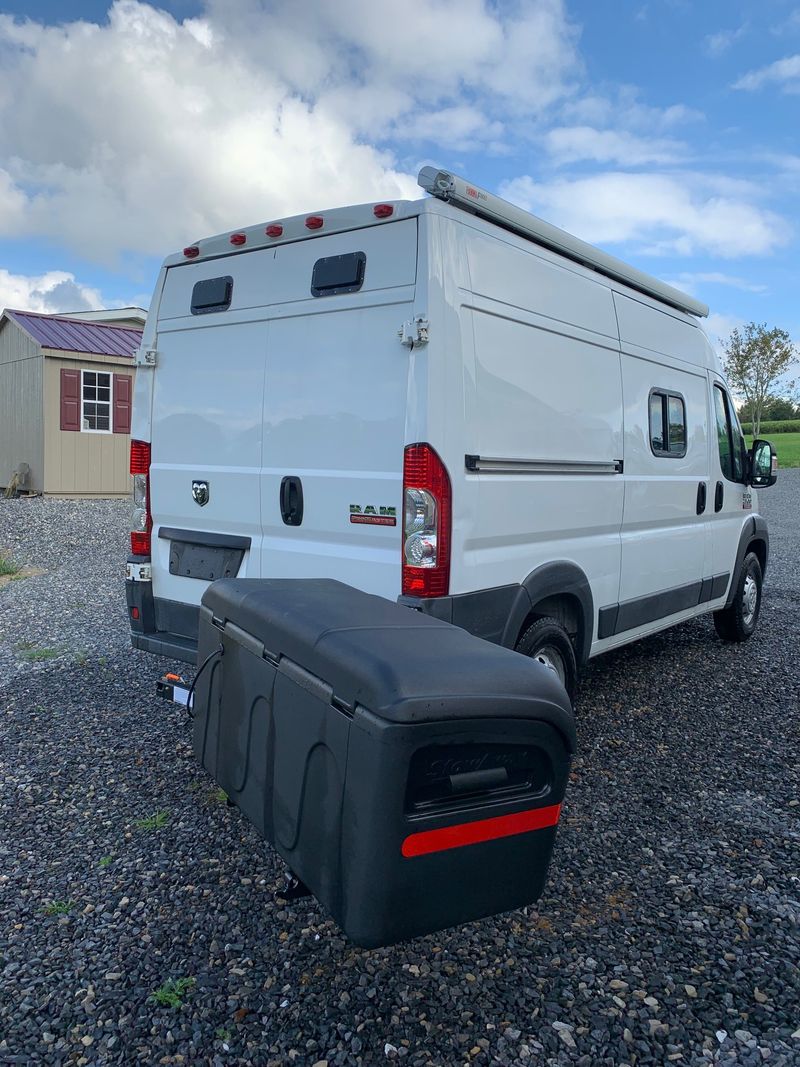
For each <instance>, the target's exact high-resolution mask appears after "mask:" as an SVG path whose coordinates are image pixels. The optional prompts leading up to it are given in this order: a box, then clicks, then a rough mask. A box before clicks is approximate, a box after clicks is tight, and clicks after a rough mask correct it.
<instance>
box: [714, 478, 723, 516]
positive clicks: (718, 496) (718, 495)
mask: <svg viewBox="0 0 800 1067" xmlns="http://www.w3.org/2000/svg"><path fill="white" fill-rule="evenodd" d="M724 500H725V486H724V485H723V484H722V482H717V488H716V489H715V490H714V511H722V504H723V502H724Z"/></svg>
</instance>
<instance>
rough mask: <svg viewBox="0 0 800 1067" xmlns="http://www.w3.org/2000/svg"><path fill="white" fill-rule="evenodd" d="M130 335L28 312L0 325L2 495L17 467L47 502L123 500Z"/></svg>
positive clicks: (135, 336)
mask: <svg viewBox="0 0 800 1067" xmlns="http://www.w3.org/2000/svg"><path fill="white" fill-rule="evenodd" d="M141 339H142V332H141V330H138V329H132V328H130V327H129V326H115V325H112V324H110V323H108V322H98V321H85V320H81V319H76V318H72V317H66V316H60V315H40V314H36V313H34V312H30V311H4V312H3V314H2V317H0V487H5V486H7V485H8V484H9V483H10V481H11V479H12V477H13V473H14V471H15V470H17V468H18V467H19V466H20V464H23V463H25V464H27V465H28V467H29V468H30V479H29V484H28V486H27V488H29V489H31V490H33V491H35V492H40V493H45V494H46V495H51V496H77V497H84V496H85V497H91V496H126V495H127V494H128V493H129V492H130V476H129V461H128V456H129V450H130V429H131V401H132V398H133V380H134V375H135V373H136V368H135V366H134V359H133V356H134V353H135V351H136V349H137V348H138V347H139V343H140V341H141Z"/></svg>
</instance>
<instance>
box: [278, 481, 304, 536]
mask: <svg viewBox="0 0 800 1067" xmlns="http://www.w3.org/2000/svg"><path fill="white" fill-rule="evenodd" d="M280 500H281V518H282V519H283V521H284V523H285V525H286V526H299V525H300V523H301V522H302V521H303V483H302V482H301V481H300V479H299V478H293V477H291V476H287V477H286V478H284V479H283V480H282V481H281V492H280Z"/></svg>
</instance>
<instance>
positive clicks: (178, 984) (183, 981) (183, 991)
mask: <svg viewBox="0 0 800 1067" xmlns="http://www.w3.org/2000/svg"><path fill="white" fill-rule="evenodd" d="M194 986H195V980H194V978H168V979H167V980H166V982H164V983H163V984H162V985H160V986H159V987H158V989H154V990H153V992H152V993H151V994H150V998H149V999H150V1000H152V1001H153V1003H154V1004H158V1006H159V1007H161V1008H180V1007H182V1006H183V1000H184V997H186V996H187V995H188V994H189V993H191V991H192V990H193V989H194Z"/></svg>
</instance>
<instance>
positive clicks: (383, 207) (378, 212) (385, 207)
mask: <svg viewBox="0 0 800 1067" xmlns="http://www.w3.org/2000/svg"><path fill="white" fill-rule="evenodd" d="M372 214H373V215H374V216H375V218H376V219H388V218H389V216H390V215H393V214H394V204H376V205H375V207H374V208H373V209H372Z"/></svg>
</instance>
